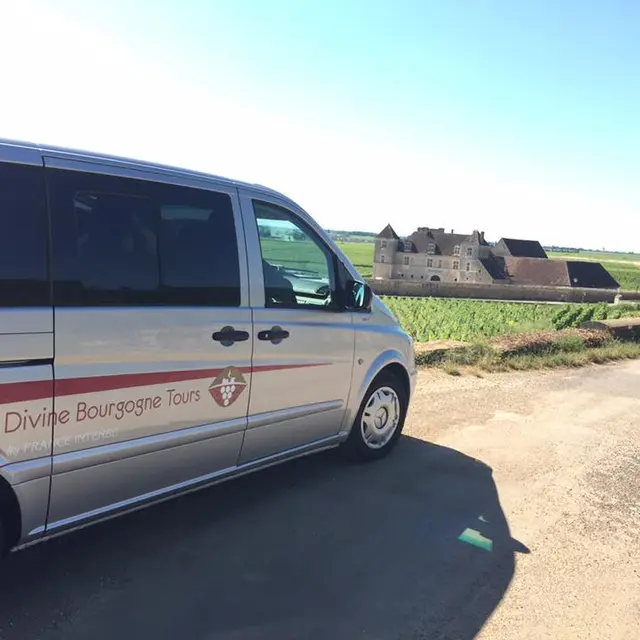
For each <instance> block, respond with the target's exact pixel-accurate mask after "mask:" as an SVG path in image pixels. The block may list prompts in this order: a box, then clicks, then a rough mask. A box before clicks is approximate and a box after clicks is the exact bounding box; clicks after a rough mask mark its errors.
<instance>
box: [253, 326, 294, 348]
mask: <svg viewBox="0 0 640 640" xmlns="http://www.w3.org/2000/svg"><path fill="white" fill-rule="evenodd" d="M289 335H290V333H289V332H288V331H287V330H286V329H282V328H281V327H271V329H267V330H266V331H260V332H258V340H264V341H265V342H272V343H273V344H279V343H280V342H282V341H283V340H286V339H287V338H288V337H289Z"/></svg>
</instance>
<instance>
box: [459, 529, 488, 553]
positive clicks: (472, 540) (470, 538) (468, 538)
mask: <svg viewBox="0 0 640 640" xmlns="http://www.w3.org/2000/svg"><path fill="white" fill-rule="evenodd" d="M458 540H461V541H462V542H467V543H468V544H472V545H473V546H474V547H479V548H480V549H484V550H485V551H491V550H492V549H493V542H492V541H491V540H490V539H489V538H485V537H484V536H483V535H482V534H481V533H480V532H479V531H476V530H475V529H465V530H464V531H463V532H462V533H461V534H460V535H459V536H458Z"/></svg>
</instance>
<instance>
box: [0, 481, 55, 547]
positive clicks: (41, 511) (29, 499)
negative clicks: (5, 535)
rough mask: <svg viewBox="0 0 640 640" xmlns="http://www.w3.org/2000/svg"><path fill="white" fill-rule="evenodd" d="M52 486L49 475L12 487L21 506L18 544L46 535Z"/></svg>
mask: <svg viewBox="0 0 640 640" xmlns="http://www.w3.org/2000/svg"><path fill="white" fill-rule="evenodd" d="M0 471H2V470H0ZM50 484H51V481H50V477H49V475H47V476H46V477H43V478H38V479H36V480H29V481H28V482H22V483H20V484H16V485H14V486H13V487H12V488H13V491H14V493H15V496H16V499H17V500H18V504H19V505H20V529H21V534H20V539H19V540H18V541H17V542H19V543H24V542H26V541H28V540H36V539H38V538H41V537H42V536H43V535H44V533H45V525H46V522H47V509H48V506H49V487H50Z"/></svg>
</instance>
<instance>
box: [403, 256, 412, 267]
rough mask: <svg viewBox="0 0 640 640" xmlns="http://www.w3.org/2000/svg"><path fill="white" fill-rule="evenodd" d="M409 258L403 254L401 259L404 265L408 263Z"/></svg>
mask: <svg viewBox="0 0 640 640" xmlns="http://www.w3.org/2000/svg"><path fill="white" fill-rule="evenodd" d="M410 260H411V258H410V257H409V256H405V257H404V258H403V259H402V261H403V262H404V264H405V265H408V264H409V263H410Z"/></svg>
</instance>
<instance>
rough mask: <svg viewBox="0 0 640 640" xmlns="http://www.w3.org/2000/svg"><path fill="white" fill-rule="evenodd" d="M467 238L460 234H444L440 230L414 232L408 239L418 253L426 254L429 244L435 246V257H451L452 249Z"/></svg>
mask: <svg viewBox="0 0 640 640" xmlns="http://www.w3.org/2000/svg"><path fill="white" fill-rule="evenodd" d="M468 237H469V236H467V235H464V234H462V233H444V232H442V231H440V230H434V229H430V230H424V231H414V232H413V233H412V234H411V235H410V236H409V238H408V240H411V242H413V245H414V247H415V249H416V251H417V252H418V253H427V249H428V246H429V245H430V244H434V245H435V255H441V256H452V255H453V248H454V247H455V246H456V245H461V244H463V243H465V242H467V239H468Z"/></svg>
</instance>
